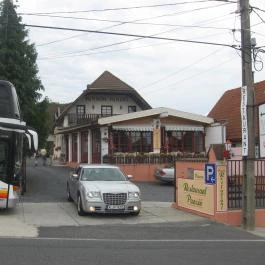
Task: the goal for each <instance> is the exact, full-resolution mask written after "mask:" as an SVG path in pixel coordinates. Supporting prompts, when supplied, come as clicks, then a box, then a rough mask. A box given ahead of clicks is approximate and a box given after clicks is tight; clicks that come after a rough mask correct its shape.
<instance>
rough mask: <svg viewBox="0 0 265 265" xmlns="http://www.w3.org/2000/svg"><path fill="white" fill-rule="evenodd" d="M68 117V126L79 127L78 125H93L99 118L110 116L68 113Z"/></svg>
mask: <svg viewBox="0 0 265 265" xmlns="http://www.w3.org/2000/svg"><path fill="white" fill-rule="evenodd" d="M67 116H68V124H69V125H79V124H93V123H97V121H98V119H99V118H102V117H109V116H112V115H106V114H77V113H69V114H67Z"/></svg>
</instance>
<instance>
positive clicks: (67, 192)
mask: <svg viewBox="0 0 265 265" xmlns="http://www.w3.org/2000/svg"><path fill="white" fill-rule="evenodd" d="M66 194H67V200H68V201H69V202H71V201H73V198H72V197H71V193H70V188H69V185H68V184H67V189H66Z"/></svg>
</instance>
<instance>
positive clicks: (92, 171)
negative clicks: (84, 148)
mask: <svg viewBox="0 0 265 265" xmlns="http://www.w3.org/2000/svg"><path fill="white" fill-rule="evenodd" d="M81 180H83V181H126V180H127V178H126V176H124V175H123V174H122V172H121V171H120V170H119V169H117V168H84V169H83V173H82V176H81Z"/></svg>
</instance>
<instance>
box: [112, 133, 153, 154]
mask: <svg viewBox="0 0 265 265" xmlns="http://www.w3.org/2000/svg"><path fill="white" fill-rule="evenodd" d="M112 135H113V151H114V152H123V153H133V152H140V153H148V152H152V150H153V144H152V132H139V131H130V132H126V131H114V132H113V134H112Z"/></svg>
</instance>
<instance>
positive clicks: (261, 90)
mask: <svg viewBox="0 0 265 265" xmlns="http://www.w3.org/2000/svg"><path fill="white" fill-rule="evenodd" d="M254 89H255V96H256V105H259V104H261V103H264V102H265V80H264V81H261V82H258V83H255V85H254ZM240 103H241V93H240V88H235V89H231V90H227V91H226V92H225V93H224V94H223V96H222V97H221V98H220V99H219V101H218V102H217V103H216V104H215V106H214V107H213V108H212V110H211V111H210V112H209V114H208V117H211V118H213V119H215V120H216V121H224V122H226V138H227V139H229V140H231V141H233V140H234V141H238V140H240V139H241V113H240Z"/></svg>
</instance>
